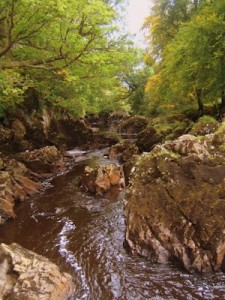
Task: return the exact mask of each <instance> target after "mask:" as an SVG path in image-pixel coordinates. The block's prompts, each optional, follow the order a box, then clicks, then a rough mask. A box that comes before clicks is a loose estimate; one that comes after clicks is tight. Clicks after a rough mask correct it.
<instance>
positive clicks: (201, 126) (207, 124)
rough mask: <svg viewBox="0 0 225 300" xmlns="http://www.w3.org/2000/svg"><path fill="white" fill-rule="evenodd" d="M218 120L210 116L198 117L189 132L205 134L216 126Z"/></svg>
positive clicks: (212, 130) (213, 130)
mask: <svg viewBox="0 0 225 300" xmlns="http://www.w3.org/2000/svg"><path fill="white" fill-rule="evenodd" d="M218 126H219V125H218V122H217V121H216V119H214V118H213V117H210V116H203V117H201V118H199V119H198V121H197V122H196V123H195V124H194V126H193V127H192V129H191V133H192V134H194V135H205V134H209V133H212V132H215V130H216V129H217V128H218Z"/></svg>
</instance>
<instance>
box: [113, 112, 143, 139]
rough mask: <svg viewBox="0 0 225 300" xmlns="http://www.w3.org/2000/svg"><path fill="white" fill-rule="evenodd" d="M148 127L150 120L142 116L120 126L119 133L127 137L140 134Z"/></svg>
mask: <svg viewBox="0 0 225 300" xmlns="http://www.w3.org/2000/svg"><path fill="white" fill-rule="evenodd" d="M147 125H148V120H147V119H146V118H145V117H142V116H133V117H129V118H127V119H125V120H124V121H123V122H121V124H120V125H119V126H118V129H117V130H118V132H120V133H122V134H127V135H133V134H138V133H139V132H141V131H142V130H144V129H145V128H146V127H147Z"/></svg>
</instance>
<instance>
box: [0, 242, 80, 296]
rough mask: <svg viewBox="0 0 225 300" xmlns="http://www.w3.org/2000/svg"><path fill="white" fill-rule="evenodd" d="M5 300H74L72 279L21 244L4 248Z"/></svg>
mask: <svg viewBox="0 0 225 300" xmlns="http://www.w3.org/2000/svg"><path fill="white" fill-rule="evenodd" d="M0 257H1V258H0V295H1V299H17V300H31V299H32V300H39V299H41V300H51V299H54V300H65V299H73V296H74V292H75V286H74V283H73V280H72V277H71V276H70V275H69V274H67V273H62V272H60V270H59V268H58V267H57V266H56V265H55V264H53V263H51V262H50V261H49V260H48V259H47V258H45V257H43V256H41V255H38V254H36V253H34V252H32V251H29V250H26V249H24V248H22V247H21V246H19V245H18V244H15V243H14V244H11V245H5V244H1V245H0Z"/></svg>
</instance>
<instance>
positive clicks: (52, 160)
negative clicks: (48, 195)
mask: <svg viewBox="0 0 225 300" xmlns="http://www.w3.org/2000/svg"><path fill="white" fill-rule="evenodd" d="M17 158H18V159H19V160H20V161H21V162H23V163H24V164H25V165H26V166H27V168H29V169H30V170H32V171H33V172H35V173H38V174H43V175H44V176H46V173H47V174H49V176H51V175H53V174H56V173H58V172H60V171H63V170H65V169H66V161H65V158H64V156H63V155H62V153H61V152H60V151H59V150H58V149H57V148H56V147H55V146H46V147H43V148H40V149H35V150H33V151H25V152H22V153H19V154H18V155H17Z"/></svg>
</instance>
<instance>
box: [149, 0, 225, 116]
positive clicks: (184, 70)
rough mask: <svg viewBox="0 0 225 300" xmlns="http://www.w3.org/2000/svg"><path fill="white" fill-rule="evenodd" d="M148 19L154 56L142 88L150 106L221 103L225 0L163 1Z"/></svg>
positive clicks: (224, 86)
mask: <svg viewBox="0 0 225 300" xmlns="http://www.w3.org/2000/svg"><path fill="white" fill-rule="evenodd" d="M149 18H150V19H148V20H147V22H146V24H147V25H148V26H150V28H151V34H152V39H151V42H152V45H153V56H154V55H155V57H157V60H156V63H155V75H154V76H152V77H151V78H150V80H149V81H148V84H147V88H146V90H147V91H148V93H149V97H150V100H151V102H155V103H157V105H164V103H170V104H172V105H174V106H175V107H177V106H181V107H182V106H184V105H185V106H186V105H188V106H191V105H196V104H197V105H198V108H199V109H200V110H202V109H203V106H204V104H205V103H208V102H209V103H214V104H218V103H219V99H222V103H223V104H225V79H224V78H225V21H224V20H225V2H224V1H187V0H182V1H166V0H161V1H157V3H156V4H155V6H154V9H153V14H152V15H151V16H150V17H149ZM166 27H167V28H166ZM159 33H161V34H159ZM159 39H160V40H159Z"/></svg>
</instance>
